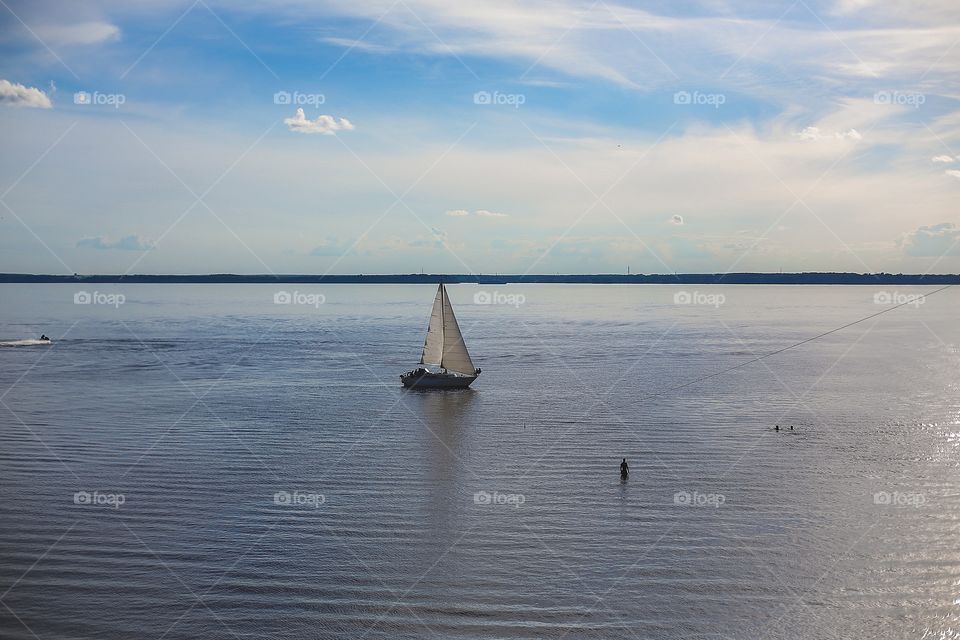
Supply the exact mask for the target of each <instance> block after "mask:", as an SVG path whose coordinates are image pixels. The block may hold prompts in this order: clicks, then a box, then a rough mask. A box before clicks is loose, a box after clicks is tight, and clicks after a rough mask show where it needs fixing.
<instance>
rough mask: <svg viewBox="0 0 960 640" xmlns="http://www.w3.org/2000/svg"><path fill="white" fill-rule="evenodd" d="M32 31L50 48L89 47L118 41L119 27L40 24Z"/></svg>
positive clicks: (113, 25) (101, 23) (89, 23)
mask: <svg viewBox="0 0 960 640" xmlns="http://www.w3.org/2000/svg"><path fill="white" fill-rule="evenodd" d="M34 31H35V32H36V34H37V36H38V37H40V38H41V39H42V40H43V41H44V42H47V43H49V44H50V45H52V46H55V47H56V46H71V45H90V44H98V43H101V42H110V41H113V40H119V39H120V27H118V26H117V25H115V24H110V23H109V22H80V23H78V24H41V25H38V26H37V27H36V28H35V29H34Z"/></svg>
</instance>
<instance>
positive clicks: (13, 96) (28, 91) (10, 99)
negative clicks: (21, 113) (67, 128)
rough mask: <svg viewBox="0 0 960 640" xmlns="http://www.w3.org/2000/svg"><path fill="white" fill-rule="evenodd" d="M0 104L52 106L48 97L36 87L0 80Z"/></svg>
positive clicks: (42, 107) (9, 105)
mask: <svg viewBox="0 0 960 640" xmlns="http://www.w3.org/2000/svg"><path fill="white" fill-rule="evenodd" d="M0 104H2V105H5V106H8V107H34V108H37V109H49V108H50V107H52V106H53V104H52V103H51V102H50V98H49V97H48V96H47V94H46V93H44V92H43V91H42V90H40V89H37V88H36V87H25V86H24V85H22V84H17V83H14V82H10V81H9V80H0Z"/></svg>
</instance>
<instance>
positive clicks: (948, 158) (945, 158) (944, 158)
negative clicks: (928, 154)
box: [930, 156, 954, 163]
mask: <svg viewBox="0 0 960 640" xmlns="http://www.w3.org/2000/svg"><path fill="white" fill-rule="evenodd" d="M930 161H931V162H943V163H948V162H953V161H954V159H953V157H952V156H933V157H932V158H930Z"/></svg>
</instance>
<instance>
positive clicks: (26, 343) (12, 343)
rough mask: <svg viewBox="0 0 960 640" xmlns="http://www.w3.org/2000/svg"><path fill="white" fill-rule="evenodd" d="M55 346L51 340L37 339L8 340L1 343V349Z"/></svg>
mask: <svg viewBox="0 0 960 640" xmlns="http://www.w3.org/2000/svg"><path fill="white" fill-rule="evenodd" d="M49 344H53V343H52V342H51V341H49V340H37V339H36V338H31V339H28V340H6V341H0V347H36V346H40V345H49Z"/></svg>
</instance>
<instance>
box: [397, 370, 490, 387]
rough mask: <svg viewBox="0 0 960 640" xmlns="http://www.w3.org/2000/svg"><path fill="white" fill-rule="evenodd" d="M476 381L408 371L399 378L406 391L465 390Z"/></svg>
mask: <svg viewBox="0 0 960 640" xmlns="http://www.w3.org/2000/svg"><path fill="white" fill-rule="evenodd" d="M476 379H477V376H463V375H458V374H455V373H435V372H432V371H426V372H423V373H417V372H416V371H408V372H407V373H405V374H403V375H401V376H400V382H402V383H403V386H405V387H407V388H408V389H466V388H467V387H469V386H470V385H471V383H473V381H474V380H476Z"/></svg>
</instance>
